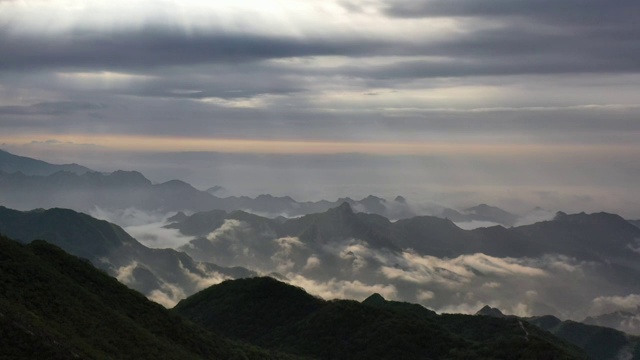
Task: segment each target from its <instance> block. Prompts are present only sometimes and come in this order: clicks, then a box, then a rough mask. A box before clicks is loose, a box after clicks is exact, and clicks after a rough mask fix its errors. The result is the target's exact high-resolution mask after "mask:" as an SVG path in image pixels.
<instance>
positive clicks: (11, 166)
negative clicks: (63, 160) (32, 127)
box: [0, 150, 93, 176]
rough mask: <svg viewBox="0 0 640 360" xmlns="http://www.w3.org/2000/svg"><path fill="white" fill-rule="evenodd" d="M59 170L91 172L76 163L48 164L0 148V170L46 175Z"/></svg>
mask: <svg viewBox="0 0 640 360" xmlns="http://www.w3.org/2000/svg"><path fill="white" fill-rule="evenodd" d="M59 171H66V172H70V173H74V174H84V173H87V172H93V170H91V169H89V168H86V167H84V166H81V165H78V164H64V165H56V164H50V163H48V162H45V161H42V160H36V159H32V158H29V157H25V156H18V155H14V154H11V153H9V152H6V151H4V150H0V172H4V173H8V174H10V173H17V172H20V173H22V174H25V175H39V176H46V175H51V174H54V173H57V172H59Z"/></svg>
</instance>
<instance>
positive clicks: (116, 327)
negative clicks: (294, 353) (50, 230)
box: [0, 236, 276, 359]
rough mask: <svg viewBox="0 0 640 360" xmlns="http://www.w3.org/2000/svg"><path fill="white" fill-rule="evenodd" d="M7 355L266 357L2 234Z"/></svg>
mask: <svg viewBox="0 0 640 360" xmlns="http://www.w3.org/2000/svg"><path fill="white" fill-rule="evenodd" d="M0 349H2V355H1V356H0V357H1V358H7V359H36V358H38V359H71V358H82V359H109V358H111V359H269V358H276V356H274V355H272V354H269V353H267V352H266V351H263V350H260V349H256V348H254V347H252V346H248V345H242V344H239V343H236V342H233V341H230V340H228V339H225V338H223V337H221V336H220V335H217V334H215V333H211V332H208V331H206V330H204V329H202V328H200V327H198V326H196V325H194V324H192V323H190V322H188V321H185V320H184V319H182V318H180V317H178V316H177V315H175V314H172V313H171V312H169V311H168V310H166V309H165V308H163V307H162V306H160V305H158V304H156V303H153V302H151V301H149V300H147V299H146V298H145V297H144V296H142V295H141V294H139V293H138V292H136V291H133V290H130V289H128V288H127V287H126V286H124V285H122V284H120V283H119V282H118V281H117V280H116V279H114V278H112V277H110V276H108V275H107V274H105V273H103V272H101V271H99V270H97V269H96V268H94V267H93V266H92V265H91V264H89V263H88V262H86V261H84V260H81V259H79V258H76V257H74V256H70V255H68V254H66V253H65V252H64V251H62V250H61V249H60V248H58V247H56V246H53V245H51V244H48V243H45V242H43V241H34V242H32V243H30V244H28V245H22V244H19V243H17V242H15V241H12V240H10V239H8V238H6V237H4V236H0Z"/></svg>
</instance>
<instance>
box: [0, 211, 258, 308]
mask: <svg viewBox="0 0 640 360" xmlns="http://www.w3.org/2000/svg"><path fill="white" fill-rule="evenodd" d="M0 233H2V234H5V235H7V236H10V237H11V238H13V239H16V240H18V241H21V242H23V243H28V242H30V241H33V240H36V239H40V240H46V241H48V242H50V243H52V244H55V245H57V246H59V247H61V248H62V249H64V250H65V251H67V252H69V253H71V254H72V255H76V256H80V257H82V258H85V259H88V260H90V261H91V262H92V263H93V264H94V265H95V266H96V267H98V268H100V269H103V270H105V271H107V272H108V273H109V274H111V275H113V276H116V277H117V278H118V279H119V280H121V281H122V282H123V283H125V284H126V285H128V286H130V287H132V288H134V289H136V290H138V291H140V292H142V293H143V294H145V295H147V296H150V297H151V298H153V299H155V300H157V301H159V302H161V303H163V304H165V305H169V306H171V305H173V303H174V302H175V301H177V300H178V299H180V298H182V297H184V296H185V293H186V294H191V293H194V292H196V291H198V290H200V289H202V288H203V287H205V286H206V285H208V284H210V283H211V282H219V281H221V280H222V279H225V278H237V277H244V276H252V275H254V273H253V272H251V271H249V270H247V269H244V268H239V267H234V268H225V267H221V266H217V265H215V264H211V263H207V262H197V261H194V260H193V259H192V258H191V257H189V256H188V255H187V254H185V253H182V252H178V251H175V250H172V249H150V248H147V247H145V246H144V245H142V244H141V243H139V242H138V241H137V240H136V239H134V238H133V237H131V236H130V235H129V234H127V233H126V232H125V231H124V230H123V229H122V228H120V227H119V226H117V225H115V224H112V223H109V222H107V221H104V220H98V219H95V218H93V217H91V216H89V215H86V214H83V213H78V212H75V211H73V210H68V209H49V210H43V209H38V210H32V211H17V210H12V209H7V208H5V207H2V206H0Z"/></svg>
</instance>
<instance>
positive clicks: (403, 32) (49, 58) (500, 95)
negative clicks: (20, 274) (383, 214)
mask: <svg viewBox="0 0 640 360" xmlns="http://www.w3.org/2000/svg"><path fill="white" fill-rule="evenodd" d="M638 14H640V2H638V1H637V0H615V1H603V0H399V1H393V0H358V1H356V0H322V1H320V0H317V1H316V0H306V1H293V0H281V1H264V0H255V1H249V0H245V1H242V0H238V1H211V0H207V1H205V0H202V1H194V0H183V1H156V0H154V1H132V0H126V1H123V0H114V1H97V0H96V1H94V0H85V1H80V0H77V1H54V0H46V1H35V0H0V130H1V131H0V146H1V147H2V148H4V149H6V150H9V151H13V152H15V153H18V154H21V155H28V156H35V157H39V158H42V159H44V160H48V161H52V162H65V163H66V162H79V163H82V164H84V165H87V166H90V167H93V168H96V169H97V170H115V169H117V168H125V169H129V170H132V169H138V170H141V171H143V172H144V173H145V174H146V175H148V176H149V177H150V178H152V179H153V180H155V181H163V180H168V179H170V178H182V179H183V180H187V181H189V182H191V183H193V184H194V185H196V186H198V187H203V188H204V187H208V186H212V185H215V184H219V185H223V186H225V187H227V188H228V189H230V190H231V191H232V192H235V193H247V194H249V195H253V194H257V193H260V192H272V193H275V194H280V195H284V194H287V193H291V195H295V196H297V197H302V198H304V197H307V198H317V197H337V196H344V195H352V196H360V195H366V193H369V192H377V193H379V194H381V195H387V194H391V193H403V194H409V195H415V196H418V195H420V194H422V195H423V197H438V196H440V197H445V196H444V195H443V194H447V196H448V195H451V196H452V197H451V198H448V199H449V200H451V201H454V202H457V204H460V205H466V204H465V203H464V202H467V203H470V202H475V201H482V202H487V203H494V204H500V205H503V206H506V207H511V208H512V209H514V210H524V209H526V208H527V207H529V206H531V207H532V206H536V205H540V206H546V207H554V208H555V209H563V210H568V211H577V210H582V209H583V210H586V211H597V210H607V211H614V212H619V213H622V214H624V215H626V216H630V217H640V193H639V192H638V191H637V184H638V179H640V95H639V91H638V89H640V41H638V39H640V26H638V25H637V24H638ZM302 198H301V199H302ZM440 200H443V199H440ZM469 205H472V204H469Z"/></svg>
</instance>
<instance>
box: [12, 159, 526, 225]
mask: <svg viewBox="0 0 640 360" xmlns="http://www.w3.org/2000/svg"><path fill="white" fill-rule="evenodd" d="M221 193H225V189H224V188H222V187H221V186H213V187H211V188H209V189H207V190H206V191H200V190H198V189H196V188H194V187H193V186H191V185H190V184H188V183H186V182H184V181H180V180H170V181H167V182H164V183H161V184H154V183H152V182H151V181H150V180H149V179H147V178H145V177H144V175H142V174H141V173H139V172H137V171H122V170H118V171H114V172H112V173H98V172H94V171H92V170H90V169H88V168H86V167H83V166H80V165H76V164H71V165H53V164H49V163H46V162H43V161H40V160H36V159H31V158H27V157H20V156H16V155H13V154H10V153H7V152H3V151H1V150H0V204H2V205H4V206H8V207H11V208H16V209H21V210H30V209H34V208H51V207H63V208H70V209H74V210H78V211H83V212H88V211H90V210H93V209H94V208H95V207H99V208H104V209H126V208H131V207H135V208H137V209H140V210H149V211H166V212H168V211H183V210H188V211H195V212H199V211H209V210H224V211H229V212H230V211H235V210H242V211H247V212H251V213H255V214H259V215H262V216H267V217H271V218H276V217H278V216H284V217H298V216H302V215H308V214H314V213H320V212H324V211H327V210H329V209H331V208H335V207H338V206H340V204H342V203H345V202H346V203H348V204H349V205H350V206H351V207H352V208H353V209H354V211H355V212H363V213H373V214H378V215H383V216H385V217H388V218H391V219H401V218H408V217H412V216H416V215H424V214H425V212H426V211H428V212H429V213H433V215H437V216H439V217H442V218H450V219H451V220H453V221H457V222H470V221H486V222H490V223H498V224H502V225H504V226H512V225H513V224H514V223H515V220H514V219H515V218H517V216H516V215H514V214H510V213H508V212H506V211H504V210H502V209H499V208H496V207H492V206H489V205H485V204H482V205H478V206H475V207H472V208H469V209H466V210H464V211H462V212H459V211H456V210H453V209H439V208H438V209H435V208H434V209H429V210H425V209H422V208H420V207H419V206H416V205H412V203H411V202H410V201H408V200H407V199H405V198H404V197H402V196H397V197H396V198H395V199H394V200H392V201H388V200H386V199H383V198H380V197H376V196H373V195H369V196H367V197H365V198H363V199H361V200H354V199H351V198H349V197H345V198H340V199H338V200H336V201H327V200H320V201H296V200H294V199H293V198H291V197H289V196H282V197H278V196H273V195H269V194H262V195H259V196H257V197H255V198H251V197H248V196H230V197H220V196H219V195H220V194H221Z"/></svg>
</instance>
